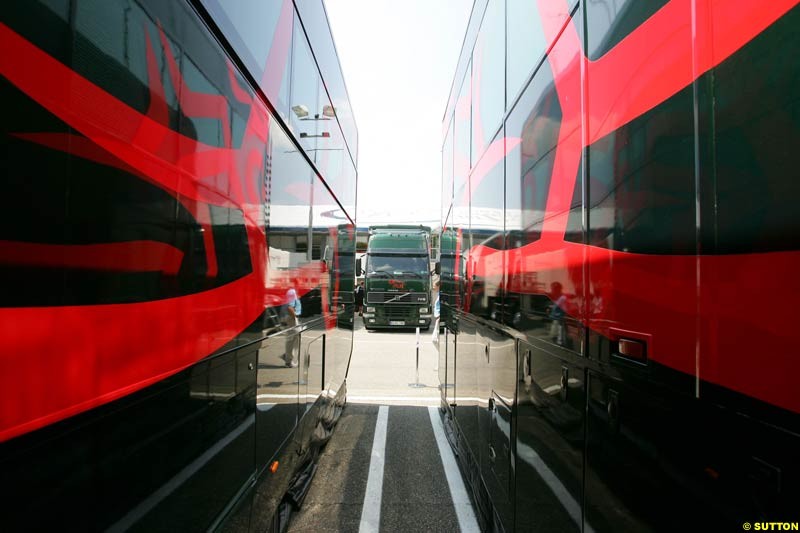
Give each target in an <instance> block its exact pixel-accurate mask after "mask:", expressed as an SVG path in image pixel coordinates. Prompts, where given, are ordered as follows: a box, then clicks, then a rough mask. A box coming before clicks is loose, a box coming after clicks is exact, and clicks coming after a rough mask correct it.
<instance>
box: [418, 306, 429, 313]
mask: <svg viewBox="0 0 800 533" xmlns="http://www.w3.org/2000/svg"><path fill="white" fill-rule="evenodd" d="M419 312H420V313H427V312H428V308H427V307H420V309H419Z"/></svg>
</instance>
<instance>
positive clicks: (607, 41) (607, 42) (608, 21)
mask: <svg viewBox="0 0 800 533" xmlns="http://www.w3.org/2000/svg"><path fill="white" fill-rule="evenodd" d="M667 1H668V0H621V1H617V2H586V3H585V4H584V5H585V6H586V19H587V21H588V28H587V29H588V34H589V42H588V45H589V50H588V54H587V55H588V56H589V59H591V60H595V59H597V58H599V57H600V56H602V55H603V54H605V53H606V52H608V51H609V50H611V49H612V48H614V46H616V45H617V44H618V43H619V42H620V41H622V40H623V39H624V38H625V37H627V36H628V34H630V33H631V32H633V31H634V30H635V29H636V28H638V27H639V26H640V25H641V24H642V23H643V22H644V21H645V20H647V19H648V18H650V17H651V16H652V15H653V14H654V13H655V12H656V11H658V10H659V9H661V8H662V7H664V6H665V5H666V4H667Z"/></svg>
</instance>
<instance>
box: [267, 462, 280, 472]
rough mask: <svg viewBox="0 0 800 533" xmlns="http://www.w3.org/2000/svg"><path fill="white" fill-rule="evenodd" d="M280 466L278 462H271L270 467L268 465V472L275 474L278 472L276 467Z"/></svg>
mask: <svg viewBox="0 0 800 533" xmlns="http://www.w3.org/2000/svg"><path fill="white" fill-rule="evenodd" d="M280 465H281V464H280V463H279V462H278V461H272V464H271V465H269V471H270V472H272V473H273V474H274V473H275V472H277V471H278V467H279V466H280Z"/></svg>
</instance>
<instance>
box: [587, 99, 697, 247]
mask: <svg viewBox="0 0 800 533" xmlns="http://www.w3.org/2000/svg"><path fill="white" fill-rule="evenodd" d="M588 157H589V167H588V180H589V182H588V200H589V205H588V209H589V211H588V218H589V243H590V244H592V245H594V246H600V247H603V248H609V249H611V250H619V251H623V252H634V253H649V254H673V255H675V254H694V253H695V252H696V243H695V240H696V232H697V229H696V224H695V175H694V115H693V99H692V87H691V86H689V87H686V88H685V89H682V90H681V91H679V92H678V93H676V94H675V95H674V96H672V97H670V98H669V99H667V100H666V101H665V102H663V103H661V104H659V105H658V106H656V107H655V108H653V109H651V110H650V111H648V112H646V113H644V114H642V115H641V116H639V117H638V118H636V119H634V120H632V121H631V122H629V123H628V124H626V125H624V126H622V127H621V128H619V129H618V130H616V131H614V132H613V133H610V134H608V135H606V136H605V137H603V138H602V139H600V140H598V141H596V142H594V143H592V145H591V146H589V148H588Z"/></svg>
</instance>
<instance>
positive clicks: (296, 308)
mask: <svg viewBox="0 0 800 533" xmlns="http://www.w3.org/2000/svg"><path fill="white" fill-rule="evenodd" d="M296 285H297V281H296V280H294V285H293V286H292V287H290V288H289V290H288V291H286V303H285V304H284V312H283V326H284V328H286V329H288V330H289V331H288V332H287V333H286V351H285V352H284V354H283V360H284V361H285V362H286V366H287V367H290V368H291V367H296V366H297V361H298V360H299V359H300V334H299V333H298V332H297V330H296V329H295V326H297V324H299V320H298V319H299V317H300V315H301V314H302V313H303V305H302V304H301V303H300V298H298V297H297V290H295V288H294V287H295V286H296Z"/></svg>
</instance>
